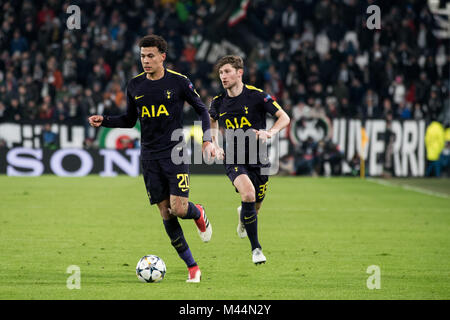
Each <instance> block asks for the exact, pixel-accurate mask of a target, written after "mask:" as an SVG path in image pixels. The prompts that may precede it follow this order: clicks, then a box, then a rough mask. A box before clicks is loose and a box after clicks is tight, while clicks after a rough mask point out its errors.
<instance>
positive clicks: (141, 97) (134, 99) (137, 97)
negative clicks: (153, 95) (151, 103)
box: [134, 95, 144, 100]
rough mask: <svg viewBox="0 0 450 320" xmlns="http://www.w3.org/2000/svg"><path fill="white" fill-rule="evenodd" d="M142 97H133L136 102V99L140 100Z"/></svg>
mask: <svg viewBox="0 0 450 320" xmlns="http://www.w3.org/2000/svg"><path fill="white" fill-rule="evenodd" d="M143 96H144V95H142V96H139V97H138V96H136V97H134V100H138V99H140V98H142V97H143Z"/></svg>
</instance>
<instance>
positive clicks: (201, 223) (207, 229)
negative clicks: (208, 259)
mask: <svg viewBox="0 0 450 320" xmlns="http://www.w3.org/2000/svg"><path fill="white" fill-rule="evenodd" d="M195 206H196V207H197V208H198V210H200V218H198V219H197V220H194V222H195V224H196V225H197V231H198V235H199V236H200V239H202V241H203V242H208V241H210V240H211V236H212V226H211V223H210V222H209V220H208V217H207V216H206V214H205V208H203V206H202V205H201V204H196V205H195Z"/></svg>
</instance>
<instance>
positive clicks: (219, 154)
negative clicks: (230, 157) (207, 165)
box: [209, 117, 224, 160]
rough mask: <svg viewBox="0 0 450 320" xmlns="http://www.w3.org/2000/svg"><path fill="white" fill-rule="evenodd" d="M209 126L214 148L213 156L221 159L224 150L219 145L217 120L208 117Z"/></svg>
mask: <svg viewBox="0 0 450 320" xmlns="http://www.w3.org/2000/svg"><path fill="white" fill-rule="evenodd" d="M209 120H210V126H211V139H212V143H213V145H214V148H215V156H216V157H217V158H218V159H219V160H221V159H223V157H224V151H223V149H222V148H221V147H220V145H219V121H217V120H216V119H214V118H212V117H211V118H209Z"/></svg>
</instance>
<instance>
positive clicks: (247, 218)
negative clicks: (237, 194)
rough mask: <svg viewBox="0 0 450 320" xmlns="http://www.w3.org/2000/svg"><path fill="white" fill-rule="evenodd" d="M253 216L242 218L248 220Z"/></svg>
mask: <svg viewBox="0 0 450 320" xmlns="http://www.w3.org/2000/svg"><path fill="white" fill-rule="evenodd" d="M254 216H255V215H252V216H250V217H244V219H245V220H249V219H251V218H253V217H254Z"/></svg>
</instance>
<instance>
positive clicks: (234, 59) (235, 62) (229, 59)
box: [214, 55, 244, 72]
mask: <svg viewBox="0 0 450 320" xmlns="http://www.w3.org/2000/svg"><path fill="white" fill-rule="evenodd" d="M228 63H229V64H230V65H231V66H232V67H233V68H235V69H236V70H239V69H242V70H244V61H243V60H242V58H241V57H239V56H234V55H228V56H224V57H222V58H220V59H219V61H217V63H216V65H215V66H214V69H215V70H216V72H219V69H220V68H222V67H223V66H224V65H226V64H228Z"/></svg>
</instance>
